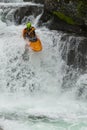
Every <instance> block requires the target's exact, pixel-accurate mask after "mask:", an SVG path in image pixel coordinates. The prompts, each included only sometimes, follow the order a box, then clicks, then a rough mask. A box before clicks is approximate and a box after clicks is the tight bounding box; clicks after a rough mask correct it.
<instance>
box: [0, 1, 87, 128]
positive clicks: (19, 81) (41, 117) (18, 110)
mask: <svg viewBox="0 0 87 130" xmlns="http://www.w3.org/2000/svg"><path fill="white" fill-rule="evenodd" d="M4 2H6V1H0V7H2V6H4V7H11V8H13V7H14V6H23V5H26V4H27V3H26V4H25V3H24V2H23V1H21V0H20V1H18V2H19V3H17V1H15V2H16V3H4ZM7 2H9V1H7ZM12 2H14V1H12ZM28 4H31V5H33V4H34V5H36V4H35V3H31V2H30V3H28ZM41 6H42V5H41ZM2 14H3V10H2V8H1V9H0V19H1V20H0V130H1V129H2V130H44V129H45V130H87V102H86V100H85V99H84V97H85V96H84V95H85V93H84V95H83V99H79V100H78V98H76V92H77V90H78V87H79V86H81V85H85V86H87V74H84V75H79V76H78V79H77V82H76V83H75V84H73V86H75V88H73V87H72V88H71V89H69V90H66V91H63V89H62V84H63V77H64V76H65V74H66V69H67V68H68V66H67V65H66V63H65V62H64V61H63V59H62V57H61V44H62V43H61V37H62V35H64V34H63V33H62V32H58V31H55V30H52V31H50V30H49V29H47V28H46V27H45V26H43V27H38V20H39V18H40V16H41V14H39V15H38V16H37V17H36V18H35V17H33V16H32V17H31V21H32V24H33V26H35V27H36V33H37V35H38V36H39V38H40V40H41V42H42V45H43V50H42V51H41V52H38V53H37V52H33V51H32V50H31V49H30V48H27V47H26V43H25V41H24V39H23V38H22V30H23V29H24V27H25V25H24V24H22V25H15V24H14V22H13V21H9V19H8V18H9V17H7V20H6V21H5V22H4V21H3V20H2ZM10 14H11V12H10ZM8 16H11V15H8ZM66 80H67V79H66ZM67 82H70V81H69V80H67Z"/></svg>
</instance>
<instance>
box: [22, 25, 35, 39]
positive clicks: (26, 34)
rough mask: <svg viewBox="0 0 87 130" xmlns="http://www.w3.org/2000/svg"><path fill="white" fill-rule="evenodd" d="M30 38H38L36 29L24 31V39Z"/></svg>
mask: <svg viewBox="0 0 87 130" xmlns="http://www.w3.org/2000/svg"><path fill="white" fill-rule="evenodd" d="M28 36H29V37H30V38H33V37H35V36H36V34H35V28H34V27H31V28H30V29H29V30H28V29H27V28H25V29H24V30H23V37H24V38H26V37H28Z"/></svg>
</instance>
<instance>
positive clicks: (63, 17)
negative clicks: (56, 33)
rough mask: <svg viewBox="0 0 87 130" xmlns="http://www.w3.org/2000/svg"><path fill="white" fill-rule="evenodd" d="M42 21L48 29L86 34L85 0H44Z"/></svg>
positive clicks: (86, 4) (86, 13)
mask: <svg viewBox="0 0 87 130" xmlns="http://www.w3.org/2000/svg"><path fill="white" fill-rule="evenodd" d="M48 21H51V22H50V24H48ZM43 22H44V23H45V24H46V25H47V26H48V27H49V28H50V29H56V30H62V31H67V32H74V33H77V34H82V35H85V36H87V33H86V32H87V0H80V1H79V0H45V2H44V13H43V15H42V17H41V21H40V24H41V25H42V24H43Z"/></svg>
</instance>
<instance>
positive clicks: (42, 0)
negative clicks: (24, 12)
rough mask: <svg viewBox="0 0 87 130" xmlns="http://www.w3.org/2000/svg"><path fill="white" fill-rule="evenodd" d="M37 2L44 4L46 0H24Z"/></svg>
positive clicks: (25, 0)
mask: <svg viewBox="0 0 87 130" xmlns="http://www.w3.org/2000/svg"><path fill="white" fill-rule="evenodd" d="M31 1H32V2H35V3H41V4H44V0H24V2H31Z"/></svg>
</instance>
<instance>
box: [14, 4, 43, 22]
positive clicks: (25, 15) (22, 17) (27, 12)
mask: <svg viewBox="0 0 87 130" xmlns="http://www.w3.org/2000/svg"><path fill="white" fill-rule="evenodd" d="M42 10H43V8H42V7H40V6H37V5H36V6H34V5H33V6H25V7H20V8H18V9H16V11H15V13H14V19H15V23H16V24H22V23H25V22H26V21H27V20H30V18H29V16H31V17H32V16H34V17H36V16H38V15H39V14H41V12H42Z"/></svg>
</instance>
